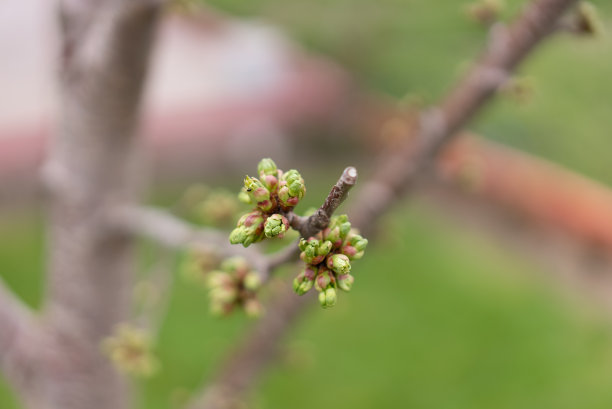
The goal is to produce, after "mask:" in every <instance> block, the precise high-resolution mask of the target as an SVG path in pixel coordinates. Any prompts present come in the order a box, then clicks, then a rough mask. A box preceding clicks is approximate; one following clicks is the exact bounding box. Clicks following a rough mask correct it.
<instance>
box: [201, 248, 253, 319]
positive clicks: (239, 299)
mask: <svg viewBox="0 0 612 409" xmlns="http://www.w3.org/2000/svg"><path fill="white" fill-rule="evenodd" d="M207 278H208V279H207V285H208V288H209V290H210V309H211V312H212V313H213V314H215V315H227V314H229V313H231V312H232V311H233V310H234V308H236V307H242V308H244V311H245V312H246V314H247V315H248V316H251V317H258V316H259V315H261V313H262V306H261V303H260V302H259V300H258V299H257V291H258V290H259V288H260V287H261V284H262V282H261V278H260V276H259V274H258V273H257V272H256V271H254V270H251V267H250V266H249V264H248V263H247V262H246V260H245V259H243V258H242V257H232V258H229V259H226V260H224V261H223V262H222V263H221V266H220V268H219V270H214V271H211V272H210V274H208V277H207Z"/></svg>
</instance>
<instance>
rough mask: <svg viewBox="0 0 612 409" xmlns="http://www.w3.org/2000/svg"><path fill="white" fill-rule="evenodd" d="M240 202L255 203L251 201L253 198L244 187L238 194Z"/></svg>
mask: <svg viewBox="0 0 612 409" xmlns="http://www.w3.org/2000/svg"><path fill="white" fill-rule="evenodd" d="M238 200H240V201H241V202H242V203H244V204H251V203H253V201H252V200H251V196H250V195H249V193H248V192H247V191H246V188H245V187H242V189H240V192H239V193H238Z"/></svg>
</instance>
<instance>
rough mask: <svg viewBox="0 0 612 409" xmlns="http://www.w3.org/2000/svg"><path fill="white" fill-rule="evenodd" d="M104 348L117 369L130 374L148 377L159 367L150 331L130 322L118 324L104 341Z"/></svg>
mask: <svg viewBox="0 0 612 409" xmlns="http://www.w3.org/2000/svg"><path fill="white" fill-rule="evenodd" d="M102 349H103V350H104V352H105V353H106V355H107V356H108V357H109V358H110V360H111V361H112V362H113V364H114V365H115V367H116V368H117V369H119V370H121V371H123V372H126V373H128V374H130V375H134V376H141V377H147V376H151V375H153V374H154V373H155V372H156V371H157V369H158V368H159V361H158V360H157V358H156V357H155V356H154V355H153V343H152V341H151V338H150V335H149V333H148V332H146V331H145V330H142V329H140V328H137V327H134V326H132V325H130V324H121V325H118V326H117V327H116V328H115V332H114V334H113V335H112V336H110V337H108V338H106V339H104V340H103V341H102Z"/></svg>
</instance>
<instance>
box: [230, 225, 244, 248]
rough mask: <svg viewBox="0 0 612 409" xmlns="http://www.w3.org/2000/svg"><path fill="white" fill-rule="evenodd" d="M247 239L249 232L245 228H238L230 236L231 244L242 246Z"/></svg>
mask: <svg viewBox="0 0 612 409" xmlns="http://www.w3.org/2000/svg"><path fill="white" fill-rule="evenodd" d="M246 237H247V232H246V229H245V228H244V227H242V226H241V227H236V228H235V229H234V230H232V232H231V233H230V236H229V241H230V243H231V244H240V243H243V242H244V240H245V239H246Z"/></svg>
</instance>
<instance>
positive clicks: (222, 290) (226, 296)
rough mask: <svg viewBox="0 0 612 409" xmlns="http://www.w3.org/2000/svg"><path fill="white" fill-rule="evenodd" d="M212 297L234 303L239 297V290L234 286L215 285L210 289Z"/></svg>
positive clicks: (223, 301)
mask: <svg viewBox="0 0 612 409" xmlns="http://www.w3.org/2000/svg"><path fill="white" fill-rule="evenodd" d="M210 298H211V299H212V300H215V301H220V302H222V303H226V304H229V303H233V302H234V301H236V299H237V298H238V290H237V289H236V287H234V286H221V287H215V288H213V289H212V290H210Z"/></svg>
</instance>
